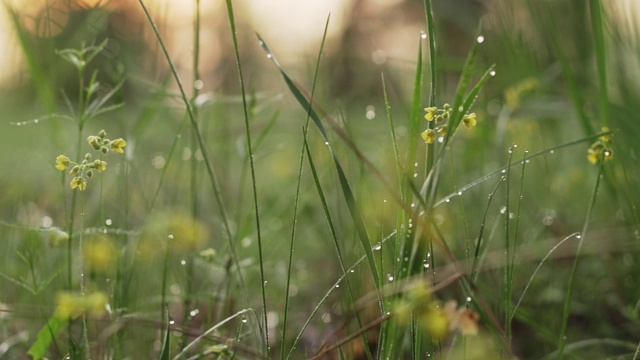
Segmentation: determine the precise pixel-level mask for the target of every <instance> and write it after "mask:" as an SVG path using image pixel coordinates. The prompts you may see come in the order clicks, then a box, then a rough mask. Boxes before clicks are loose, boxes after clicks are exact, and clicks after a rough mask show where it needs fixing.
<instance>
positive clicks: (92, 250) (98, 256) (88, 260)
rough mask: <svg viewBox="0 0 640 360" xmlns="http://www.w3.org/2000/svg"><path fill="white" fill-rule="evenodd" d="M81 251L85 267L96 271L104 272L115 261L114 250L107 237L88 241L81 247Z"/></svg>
mask: <svg viewBox="0 0 640 360" xmlns="http://www.w3.org/2000/svg"><path fill="white" fill-rule="evenodd" d="M82 253H83V255H84V259H85V264H86V265H87V267H88V268H89V269H90V270H93V271H96V272H101V273H104V272H106V271H107V270H108V269H109V267H111V266H113V265H114V264H115V262H116V256H117V254H116V250H115V249H114V247H113V244H112V241H111V239H109V238H108V237H99V238H97V239H93V240H91V241H88V242H87V243H86V244H85V246H84V247H83V248H82Z"/></svg>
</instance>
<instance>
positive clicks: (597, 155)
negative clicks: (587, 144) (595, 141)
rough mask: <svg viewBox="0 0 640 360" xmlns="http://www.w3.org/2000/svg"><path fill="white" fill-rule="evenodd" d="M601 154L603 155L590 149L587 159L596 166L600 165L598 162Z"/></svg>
mask: <svg viewBox="0 0 640 360" xmlns="http://www.w3.org/2000/svg"><path fill="white" fill-rule="evenodd" d="M601 154H602V152H601V151H599V150H596V149H594V148H589V150H587V159H588V160H589V162H590V163H592V164H594V165H595V164H597V163H598V160H600V155H601Z"/></svg>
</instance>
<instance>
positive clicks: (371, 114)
mask: <svg viewBox="0 0 640 360" xmlns="http://www.w3.org/2000/svg"><path fill="white" fill-rule="evenodd" d="M365 116H366V118H367V119H368V120H373V119H375V118H376V108H375V107H374V106H373V105H368V106H367V109H366V113H365Z"/></svg>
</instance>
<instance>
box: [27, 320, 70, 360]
mask: <svg viewBox="0 0 640 360" xmlns="http://www.w3.org/2000/svg"><path fill="white" fill-rule="evenodd" d="M68 324H69V319H68V318H65V319H63V318H61V317H59V316H53V317H51V318H50V319H49V320H48V321H47V324H46V325H45V326H43V327H42V329H40V331H39V332H38V335H37V336H36V341H35V342H34V343H33V345H31V347H30V348H29V351H28V352H27V353H28V354H29V355H30V356H31V357H32V358H33V359H34V360H39V359H42V358H44V357H45V355H46V354H47V349H49V346H50V345H51V343H52V342H53V341H54V339H55V336H56V335H58V334H59V333H60V332H61V331H62V330H64V328H66V327H67V325H68Z"/></svg>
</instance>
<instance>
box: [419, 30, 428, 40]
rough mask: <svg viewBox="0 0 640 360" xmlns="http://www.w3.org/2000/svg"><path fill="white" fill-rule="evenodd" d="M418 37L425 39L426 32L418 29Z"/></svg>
mask: <svg viewBox="0 0 640 360" xmlns="http://www.w3.org/2000/svg"><path fill="white" fill-rule="evenodd" d="M420 38H421V39H422V40H425V39H426V38H427V33H426V32H424V31H420Z"/></svg>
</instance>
